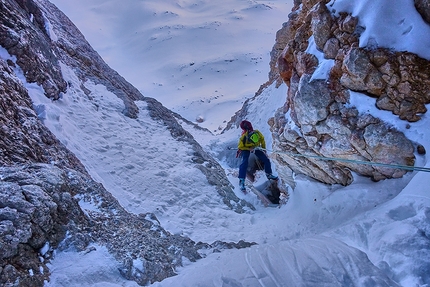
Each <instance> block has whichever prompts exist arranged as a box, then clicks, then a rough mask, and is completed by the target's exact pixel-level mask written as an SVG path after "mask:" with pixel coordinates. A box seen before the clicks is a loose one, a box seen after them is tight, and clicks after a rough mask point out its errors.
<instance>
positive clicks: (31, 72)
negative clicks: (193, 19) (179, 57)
mask: <svg viewBox="0 0 430 287" xmlns="http://www.w3.org/2000/svg"><path fill="white" fill-rule="evenodd" d="M48 24H49V25H48ZM0 46H1V47H0V49H6V50H7V52H8V53H9V54H10V55H12V56H13V57H14V59H13V60H10V59H9V60H5V59H3V58H1V57H0V286H43V284H44V281H45V280H49V275H50V272H49V268H48V267H47V263H49V260H50V259H51V256H52V252H53V250H55V249H60V250H62V249H73V250H75V251H78V252H79V251H84V252H91V251H92V250H93V249H91V248H89V247H88V246H89V244H90V243H96V244H98V245H101V246H106V247H107V249H108V250H109V252H110V253H111V254H112V255H113V256H114V257H115V258H116V259H117V260H118V262H120V263H121V264H122V268H121V270H120V271H121V273H122V274H123V275H124V276H125V277H126V278H127V279H130V280H135V281H136V282H137V283H139V284H141V285H144V284H147V283H148V282H155V281H160V280H162V279H164V278H166V277H169V276H173V275H174V270H175V268H176V267H177V266H180V265H181V264H182V260H183V258H187V259H188V260H190V261H195V260H197V259H199V258H201V255H200V254H199V253H198V250H199V249H201V248H204V249H205V250H206V251H205V252H207V250H208V249H209V250H210V249H217V250H219V249H222V248H242V247H247V246H249V245H251V244H252V243H246V242H239V243H238V244H236V243H224V242H216V243H214V244H213V245H210V244H205V243H195V242H193V241H192V240H190V239H189V238H186V237H181V236H178V235H172V234H170V233H169V232H167V231H165V230H164V229H163V228H162V227H161V226H160V224H159V223H158V220H157V219H156V217H155V216H154V215H153V214H140V215H134V214H130V213H128V212H126V211H125V210H124V209H123V208H122V207H121V206H120V205H119V203H118V202H117V200H116V199H115V198H113V197H112V195H111V194H110V193H108V192H107V191H106V190H105V189H104V187H103V186H102V185H101V184H99V183H97V182H95V181H94V180H92V179H91V177H90V176H89V174H88V173H87V171H86V170H85V168H84V166H83V165H82V163H81V162H80V161H79V160H78V159H77V158H76V157H75V155H74V154H72V153H71V152H70V151H69V150H67V149H66V147H65V146H64V145H63V144H61V143H60V142H59V141H58V140H57V139H56V138H55V136H54V135H53V134H52V133H51V132H50V131H49V130H48V129H47V128H46V127H45V126H44V125H43V123H42V122H41V121H40V120H39V118H38V117H37V114H36V112H35V110H34V107H33V106H32V103H31V99H30V97H29V95H28V92H27V90H26V88H25V87H24V85H23V83H22V81H21V80H20V76H22V75H18V74H17V73H19V72H17V71H19V70H20V71H22V74H23V75H24V76H25V78H26V81H27V82H28V83H37V84H39V85H40V86H41V87H43V89H44V91H45V95H46V97H48V98H50V99H52V100H56V99H58V98H59V97H61V96H62V93H63V92H65V91H66V90H67V88H68V85H70V83H66V82H65V81H64V79H63V77H62V74H61V65H67V66H68V67H71V68H73V70H74V71H75V72H76V74H77V75H78V77H79V78H80V80H81V82H82V83H85V81H86V80H88V79H90V80H92V81H93V82H94V83H96V84H102V85H104V86H106V87H107V88H108V89H109V90H110V91H111V92H113V93H114V94H116V95H117V96H118V97H119V98H120V99H122V100H123V102H124V104H125V109H124V111H123V113H124V115H126V116H128V117H130V118H136V117H137V115H138V112H139V110H138V108H137V106H136V105H135V103H134V101H135V100H143V101H146V102H147V106H148V110H149V111H150V116H151V117H153V118H154V119H157V120H159V121H160V122H163V123H164V124H165V126H166V127H167V128H168V129H169V130H170V132H171V135H172V137H174V138H175V139H177V140H178V141H183V142H185V143H187V144H189V145H190V146H191V148H192V150H193V152H194V157H193V161H194V164H195V165H196V166H197V167H198V168H199V169H200V170H201V171H202V173H203V174H205V175H206V177H207V179H208V181H209V183H210V184H212V185H214V186H215V187H216V189H217V190H218V193H219V194H220V196H222V198H223V200H224V202H225V204H226V205H227V206H229V207H230V208H231V209H232V210H234V211H235V212H239V213H240V212H243V211H244V207H246V208H253V206H252V205H250V204H249V203H247V202H245V201H243V200H240V199H239V198H237V197H236V196H235V194H234V192H233V190H232V186H231V184H230V183H229V181H228V179H227V177H226V176H225V173H224V170H223V169H222V167H221V166H220V165H219V164H218V163H217V161H216V160H215V159H213V158H212V157H211V156H210V155H208V154H207V153H206V152H204V151H203V149H202V148H201V146H200V145H199V144H198V143H197V142H196V141H195V140H194V138H193V137H192V136H191V134H190V133H188V132H187V131H185V130H184V129H183V128H182V126H181V125H180V124H179V123H178V121H177V120H176V119H177V118H180V116H179V115H175V114H174V113H172V112H171V111H169V110H168V109H166V108H165V107H163V106H162V105H161V104H160V103H159V102H157V101H156V100H154V99H151V98H146V97H143V96H142V95H141V94H140V93H139V91H137V89H135V88H134V87H133V86H132V85H130V84H129V83H128V82H126V81H125V80H124V79H123V78H122V77H121V76H119V75H118V74H117V73H116V72H115V71H113V70H112V69H110V68H109V67H108V66H107V65H106V64H105V63H104V62H103V60H102V59H101V57H100V56H99V55H98V54H97V53H96V52H95V51H94V50H93V49H92V48H91V47H90V46H89V44H88V43H87V42H86V41H85V39H84V37H83V36H82V35H81V33H80V32H79V31H78V30H77V29H76V27H75V26H74V25H73V24H72V23H71V22H70V21H69V20H68V19H67V18H66V17H65V16H64V14H62V13H61V12H60V11H59V10H58V9H57V8H56V7H55V6H54V5H52V4H51V3H50V2H48V1H45V0H38V1H32V0H25V1H23V0H16V1H15V0H4V1H0ZM1 54H3V53H0V55H1ZM81 88H82V90H84V91H88V89H86V88H85V86H84V84H82V87H81ZM181 120H183V119H181ZM80 204H86V205H88V204H89V205H92V206H94V209H92V211H86V212H83V211H82V209H81V207H80ZM66 234H67V238H66V237H65V235H66ZM136 260H140V262H142V265H143V267H144V270H141V269H139V268H137V267H136V266H134V265H133V262H135V261H136Z"/></svg>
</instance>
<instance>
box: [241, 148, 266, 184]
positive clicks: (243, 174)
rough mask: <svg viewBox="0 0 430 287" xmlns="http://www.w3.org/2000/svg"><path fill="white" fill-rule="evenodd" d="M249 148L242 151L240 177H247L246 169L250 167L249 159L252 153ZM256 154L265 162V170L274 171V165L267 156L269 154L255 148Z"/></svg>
mask: <svg viewBox="0 0 430 287" xmlns="http://www.w3.org/2000/svg"><path fill="white" fill-rule="evenodd" d="M250 153H251V152H250V151H249V150H243V151H242V152H241V156H242V163H241V164H240V166H239V178H245V177H246V170H247V169H248V159H249V155H250ZM254 153H255V155H256V156H257V157H258V159H260V160H261V161H262V162H263V163H264V171H265V172H266V173H272V167H271V166H270V160H269V158H268V157H267V155H266V154H265V153H264V152H263V151H261V150H255V151H254Z"/></svg>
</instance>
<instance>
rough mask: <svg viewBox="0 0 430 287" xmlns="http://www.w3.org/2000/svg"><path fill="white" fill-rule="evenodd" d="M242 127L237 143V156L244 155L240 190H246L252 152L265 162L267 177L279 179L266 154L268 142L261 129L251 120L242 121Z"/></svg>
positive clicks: (240, 170)
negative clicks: (253, 125)
mask: <svg viewBox="0 0 430 287" xmlns="http://www.w3.org/2000/svg"><path fill="white" fill-rule="evenodd" d="M240 127H241V129H242V135H241V137H240V139H239V143H238V145H237V148H238V150H237V153H236V158H238V157H239V156H242V163H241V164H240V166H239V187H240V190H242V191H246V188H245V177H246V170H247V169H248V159H249V155H250V154H251V153H254V154H255V156H256V157H257V158H258V159H259V160H261V161H262V162H263V164H264V171H265V172H266V177H267V179H269V180H278V177H277V176H275V175H273V174H272V167H271V165H270V160H269V158H268V157H267V154H266V151H265V149H266V142H265V140H264V136H263V134H262V133H261V132H260V131H259V130H254V129H253V127H252V124H251V123H250V122H249V121H246V120H244V121H242V122H241V123H240Z"/></svg>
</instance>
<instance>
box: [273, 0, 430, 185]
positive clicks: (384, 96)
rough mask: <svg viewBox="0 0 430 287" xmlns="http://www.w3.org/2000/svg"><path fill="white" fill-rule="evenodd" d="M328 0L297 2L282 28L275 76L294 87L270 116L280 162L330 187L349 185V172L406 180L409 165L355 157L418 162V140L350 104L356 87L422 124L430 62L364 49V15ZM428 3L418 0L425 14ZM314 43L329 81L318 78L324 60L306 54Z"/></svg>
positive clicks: (381, 104)
mask: <svg viewBox="0 0 430 287" xmlns="http://www.w3.org/2000/svg"><path fill="white" fill-rule="evenodd" d="M328 2H329V1H311V0H308V1H307V0H303V1H295V7H294V8H293V12H292V13H291V14H290V15H289V21H288V22H287V23H285V24H284V25H283V27H282V29H280V30H279V31H278V33H277V37H276V44H275V45H274V47H273V49H272V61H271V73H270V77H271V78H270V80H269V81H270V82H274V81H283V82H285V83H286V84H287V85H288V86H289V91H288V95H287V102H286V103H285V105H284V108H283V109H281V110H279V111H277V113H276V115H275V117H274V118H273V119H272V120H271V121H269V122H270V124H271V128H272V132H273V137H274V147H273V149H274V150H279V151H283V152H282V153H279V154H277V161H278V162H279V163H280V164H281V165H288V166H289V167H290V168H292V169H293V170H294V171H295V172H296V173H302V174H306V175H309V176H311V177H313V178H315V179H317V180H319V181H321V182H325V183H329V184H335V183H337V184H342V185H348V184H350V183H351V182H352V175H351V171H354V172H357V173H359V174H362V175H365V176H369V177H371V178H373V179H374V180H381V179H386V178H398V177H401V176H403V175H404V174H405V173H406V171H405V170H401V169H393V168H386V167H378V166H372V165H359V164H356V163H353V162H351V161H353V160H359V161H371V162H381V163H387V164H397V165H414V162H415V156H414V150H415V145H416V144H415V143H412V142H410V141H409V140H408V139H407V138H406V137H405V136H404V134H403V133H401V132H399V131H396V130H394V129H393V128H391V127H390V126H389V125H387V124H386V123H384V122H382V121H381V120H379V119H377V118H375V117H373V116H371V115H368V114H359V113H358V111H357V110H356V109H355V108H354V107H351V106H350V104H349V99H350V91H354V92H360V93H362V94H363V97H366V96H370V97H372V98H375V99H376V106H377V107H378V108H380V109H383V110H388V111H391V112H392V113H393V114H395V115H398V116H399V118H400V119H402V120H405V121H409V122H414V121H419V120H420V118H421V116H422V115H423V114H424V113H426V112H427V109H426V107H425V105H426V104H428V103H430V62H429V61H428V60H426V59H422V58H420V57H418V56H417V55H415V54H412V53H408V52H393V51H390V50H387V49H382V48H376V47H367V48H359V47H358V38H359V36H360V33H361V31H363V28H362V27H360V26H358V19H357V18H355V17H352V16H351V15H349V14H347V13H339V16H338V17H336V16H334V14H333V13H332V12H331V11H330V10H329V8H328V7H327V5H326V4H327V3H328ZM426 2H427V1H415V5H416V7H417V9H418V10H419V12H420V14H421V15H423V18H425V17H426V16H425V15H426V13H429V11H430V8H429V6H428V2H427V4H426ZM299 8H300V9H299ZM310 45H315V48H316V49H317V50H319V51H320V52H322V53H323V54H324V61H326V62H327V63H330V64H331V65H332V68H331V70H330V72H329V75H328V77H327V79H322V78H321V77H318V76H316V75H318V66H319V65H324V63H320V62H319V60H318V59H317V58H316V57H315V56H314V55H312V54H309V53H308V52H307V49H308V47H309V46H310ZM330 61H331V62H330ZM320 78H321V79H320ZM405 124H406V123H405ZM297 154H298V155H308V156H309V157H297V156H296V155H297ZM319 156H323V157H336V158H342V159H345V160H346V161H343V162H337V161H322V160H318V159H316V158H315V157H319Z"/></svg>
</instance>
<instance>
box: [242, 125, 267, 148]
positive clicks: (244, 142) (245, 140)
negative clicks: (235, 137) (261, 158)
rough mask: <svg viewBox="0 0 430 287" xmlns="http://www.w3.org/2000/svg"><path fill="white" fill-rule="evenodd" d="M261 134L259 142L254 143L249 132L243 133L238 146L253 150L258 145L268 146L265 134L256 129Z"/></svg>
mask: <svg viewBox="0 0 430 287" xmlns="http://www.w3.org/2000/svg"><path fill="white" fill-rule="evenodd" d="M254 132H256V133H257V134H258V136H259V139H258V142H256V143H253V142H252V141H250V140H249V139H248V132H244V133H242V135H241V137H240V139H239V143H238V144H237V148H238V149H240V150H252V149H254V148H256V147H262V148H264V149H265V148H266V141H265V140H264V136H263V134H262V133H261V132H260V131H259V130H254Z"/></svg>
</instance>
